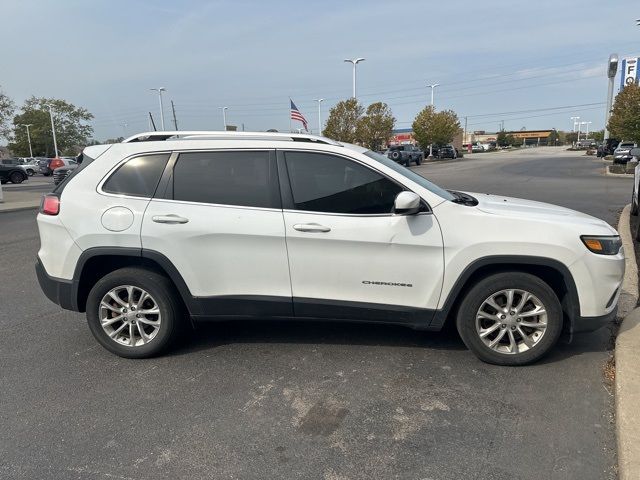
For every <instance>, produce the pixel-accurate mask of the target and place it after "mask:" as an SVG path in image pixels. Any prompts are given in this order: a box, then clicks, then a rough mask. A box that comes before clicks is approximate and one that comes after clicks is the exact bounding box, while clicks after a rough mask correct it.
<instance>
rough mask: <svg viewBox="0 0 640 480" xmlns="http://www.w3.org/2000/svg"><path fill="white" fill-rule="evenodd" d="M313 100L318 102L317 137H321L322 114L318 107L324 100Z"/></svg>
mask: <svg viewBox="0 0 640 480" xmlns="http://www.w3.org/2000/svg"><path fill="white" fill-rule="evenodd" d="M314 100H315V101H316V102H318V135H320V136H322V112H321V110H320V105H321V104H322V102H323V101H324V98H316V99H314Z"/></svg>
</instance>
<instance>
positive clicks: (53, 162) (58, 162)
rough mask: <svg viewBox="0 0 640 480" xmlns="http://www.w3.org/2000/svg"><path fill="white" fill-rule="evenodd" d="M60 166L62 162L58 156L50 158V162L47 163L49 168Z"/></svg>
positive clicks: (62, 164)
mask: <svg viewBox="0 0 640 480" xmlns="http://www.w3.org/2000/svg"><path fill="white" fill-rule="evenodd" d="M60 167H64V162H63V161H62V160H60V159H59V158H54V159H53V160H51V163H50V164H49V168H50V169H51V170H55V169H56V168H60Z"/></svg>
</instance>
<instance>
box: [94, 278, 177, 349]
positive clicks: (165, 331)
mask: <svg viewBox="0 0 640 480" xmlns="http://www.w3.org/2000/svg"><path fill="white" fill-rule="evenodd" d="M180 305H181V304H180V302H179V301H178V300H177V298H176V292H175V289H174V287H173V285H172V284H171V282H170V281H169V280H168V279H167V278H166V277H164V276H162V275H159V274H157V273H155V272H152V271H150V270H146V269H142V268H123V269H120V270H116V271H114V272H111V273H109V274H107V275H106V276H105V277H103V278H102V279H101V280H99V281H98V282H97V283H96V284H95V285H94V287H93V288H92V289H91V291H90V292H89V296H88V297H87V321H88V323H89V328H90V329H91V333H92V334H93V336H94V337H95V338H96V340H97V341H98V342H99V343H100V344H101V345H102V346H103V347H105V348H106V349H107V350H109V351H110V352H112V353H115V354H116V355H119V356H121V357H125V358H146V357H151V356H154V355H157V354H159V353H161V352H162V351H164V350H165V349H166V348H167V347H168V346H169V345H170V344H171V342H172V341H173V340H174V339H175V337H176V336H177V332H178V328H179V326H180V325H181V324H182V322H183V320H184V319H183V318H182V309H181V308H180Z"/></svg>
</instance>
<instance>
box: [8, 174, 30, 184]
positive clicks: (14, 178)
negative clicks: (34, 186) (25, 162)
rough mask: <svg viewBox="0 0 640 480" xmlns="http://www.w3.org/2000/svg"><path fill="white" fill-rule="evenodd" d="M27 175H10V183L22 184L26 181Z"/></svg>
mask: <svg viewBox="0 0 640 480" xmlns="http://www.w3.org/2000/svg"><path fill="white" fill-rule="evenodd" d="M25 177H26V174H24V173H20V172H13V173H12V174H11V175H9V181H11V183H16V184H17V183H22V182H24V181H25V180H26V178H25Z"/></svg>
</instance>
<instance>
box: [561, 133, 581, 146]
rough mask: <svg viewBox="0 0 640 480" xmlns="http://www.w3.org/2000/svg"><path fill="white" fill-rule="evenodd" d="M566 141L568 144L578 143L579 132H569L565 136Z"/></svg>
mask: <svg viewBox="0 0 640 480" xmlns="http://www.w3.org/2000/svg"><path fill="white" fill-rule="evenodd" d="M564 140H565V142H567V143H570V144H573V143H575V142H577V141H578V132H567V133H565V135H564Z"/></svg>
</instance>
